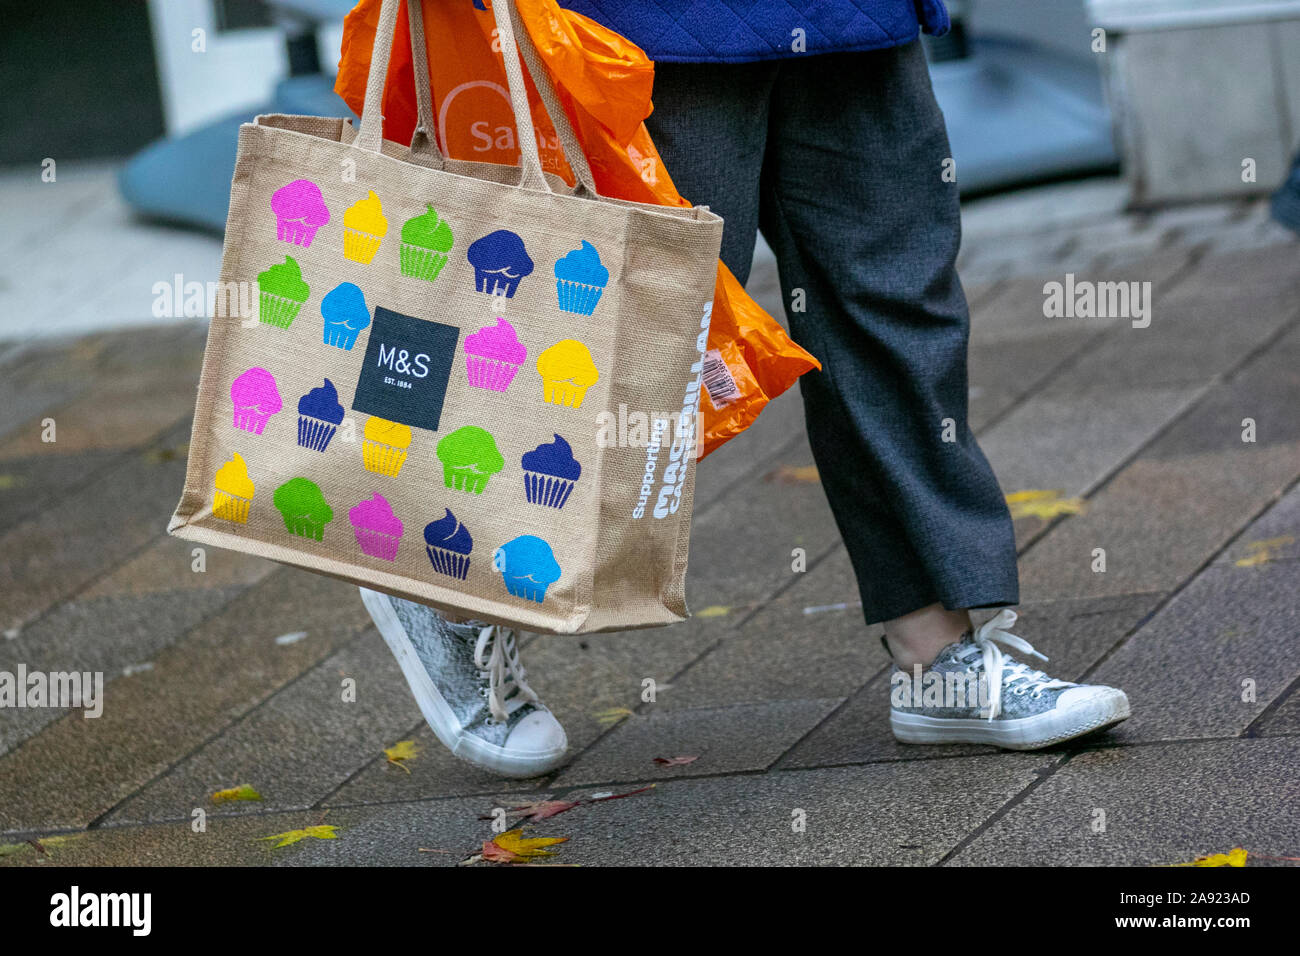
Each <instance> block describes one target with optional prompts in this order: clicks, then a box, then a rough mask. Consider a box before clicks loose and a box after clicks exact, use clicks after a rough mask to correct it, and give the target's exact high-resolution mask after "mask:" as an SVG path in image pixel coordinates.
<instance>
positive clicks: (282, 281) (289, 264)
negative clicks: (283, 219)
mask: <svg viewBox="0 0 1300 956" xmlns="http://www.w3.org/2000/svg"><path fill="white" fill-rule="evenodd" d="M257 290H258V293H259V294H258V299H257V318H258V321H260V322H265V323H266V324H267V325H273V326H275V327H276V328H277V329H287V328H288V327H289V324H290V323H291V322H292V321H293V320H294V319H295V318H296V317H297V316H298V310H299V309H301V308H302V304H303V303H304V302H306V301H307V296H309V295H311V287H310V286H309V285H307V283H306V282H304V281H303V278H302V271H301V270H300V269H299V268H298V263H297V262H296V261H295V260H294V258H293V256H285V257H284V262H281V263H280V264H279V265H274V266H271V268H269V269H267V270H266V271H265V272H259V273H258V274H257Z"/></svg>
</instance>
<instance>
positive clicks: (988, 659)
mask: <svg viewBox="0 0 1300 956" xmlns="http://www.w3.org/2000/svg"><path fill="white" fill-rule="evenodd" d="M1016 617H1017V615H1016V612H1015V611H1013V610H1011V609H1010V608H1003V609H1002V610H1001V611H999V612H998V613H997V614H996V615H995V616H994V617H992V618H990V619H989V620H987V621H985V622H984V623H983V624H981V625H980V626H979V627H978V628H976V630H975V635H974V640H975V648H978V650H979V652H981V653H982V654H983V658H984V673H985V674H987V675H988V683H989V714H988V719H989V720H992V719H993V718H994V717H996V716H997V715H998V714H1000V713H1002V688H1003V684H1004V682H1005V685H1006V687H1008V688H1010V687H1012V686H1013V685H1018V686H1017V687H1016V693H1019V694H1023V693H1026V692H1028V691H1033V692H1034V693H1035V694H1038V693H1039V692H1041V691H1044V690H1054V689H1056V688H1058V687H1073V686H1074V685H1073V684H1071V683H1070V682H1069V681H1063V680H1057V679H1056V678H1054V677H1048V676H1047V675H1046V674H1044V673H1043V672H1042V671H1036V670H1031V669H1030V668H1029V666H1028V665H1026V664H1022V663H1021V662H1020V661H1017V660H1014V659H1008V658H1006V657H1004V656H1003V654H1002V648H1000V647H998V645H999V644H1005V645H1006V646H1007V647H1014V648H1015V649H1016V650H1018V651H1021V652H1022V653H1025V654H1032V655H1034V656H1035V657H1038V658H1041V659H1042V660H1047V655H1046V654H1040V653H1039V652H1038V651H1036V650H1034V648H1033V645H1031V644H1030V643H1029V642H1028V641H1027V640H1025V639H1024V638H1023V637H1017V636H1016V635H1014V634H1012V633H1011V632H1010V631H1009V630H1008V628H1010V627H1011V626H1012V625H1013V624H1015V623H1016ZM973 657H974V654H968V653H965V652H963V654H962V655H960V656H958V657H957V660H960V661H970V660H971V659H972V658H973Z"/></svg>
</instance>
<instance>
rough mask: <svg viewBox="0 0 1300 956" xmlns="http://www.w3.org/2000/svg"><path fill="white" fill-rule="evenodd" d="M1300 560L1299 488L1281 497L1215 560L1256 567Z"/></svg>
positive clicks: (1295, 487)
mask: <svg viewBox="0 0 1300 956" xmlns="http://www.w3.org/2000/svg"><path fill="white" fill-rule="evenodd" d="M1297 560H1300V485H1295V486H1292V488H1291V490H1290V491H1288V492H1286V493H1285V494H1284V495H1282V496H1281V498H1280V499H1278V501H1277V502H1276V503H1275V504H1272V505H1270V506H1269V507H1268V510H1267V511H1265V512H1264V513H1263V514H1262V515H1260V517H1259V518H1257V519H1256V520H1255V521H1253V522H1251V524H1250V527H1248V528H1246V529H1245V530H1244V531H1242V533H1241V534H1240V535H1238V536H1237V538H1236V540H1234V541H1233V542H1232V543H1231V544H1229V545H1228V546H1227V547H1226V548H1224V549H1223V551H1222V552H1221V553H1220V554H1219V555H1218V556H1217V557H1216V558H1215V559H1214V563H1215V564H1230V565H1232V566H1234V567H1254V566H1256V565H1258V564H1264V563H1267V562H1272V561H1297Z"/></svg>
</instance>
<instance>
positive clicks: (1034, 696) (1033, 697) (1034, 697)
mask: <svg viewBox="0 0 1300 956" xmlns="http://www.w3.org/2000/svg"><path fill="white" fill-rule="evenodd" d="M1042 696H1043V692H1042V691H1041V690H1036V691H1034V692H1033V693H1032V694H1030V695H1029V697H1030V699H1031V700H1038V699H1039V698H1040V697H1042Z"/></svg>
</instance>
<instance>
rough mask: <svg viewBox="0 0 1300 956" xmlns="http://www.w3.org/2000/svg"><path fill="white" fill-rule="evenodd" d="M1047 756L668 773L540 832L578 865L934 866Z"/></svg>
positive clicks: (1043, 763)
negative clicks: (675, 776) (681, 776)
mask: <svg viewBox="0 0 1300 956" xmlns="http://www.w3.org/2000/svg"><path fill="white" fill-rule="evenodd" d="M1052 759H1053V758H1051V757H1047V756H1044V755H1036V754H1015V755H1011V754H1002V755H992V756H986V757H968V758H961V759H954V760H926V761H919V762H916V763H903V764H890V765H881V764H877V765H874V766H870V767H850V768H842V769H827V770H795V771H780V772H776V773H768V774H763V775H745V776H730V777H716V778H706V779H694V780H673V781H669V782H666V783H662V784H658V785H657V786H656V787H655V789H654V790H653V791H651V792H650V793H648V794H645V795H638V796H636V797H630V798H628V799H625V800H611V801H608V802H606V803H597V804H594V805H592V806H589V807H583V808H581V809H578V810H573V811H570V812H569V813H566V814H563V815H561V816H559V817H555V818H552V819H551V820H547V821H544V822H545V823H546V824H553V826H550V827H548V828H547V829H546V831H545V833H546V835H558V836H568V837H569V838H570V839H569V842H568V843H566V844H564V859H565V861H566V862H570V861H571V862H577V863H582V864H583V865H585V866H633V865H639V866H647V865H653V866H696V865H712V866H764V865H772V866H775V865H798V866H820V865H839V866H847V865H867V866H884V865H931V864H933V863H935V862H937V861H938V860H939V859H941V858H942V857H943V856H944V854H946V853H948V852H950V850H951V849H952V848H953V847H954V846H955V845H956V844H957V842H958V841H959V840H960V839H961V838H962V836H964V835H965V834H966V833H967V832H969V831H970V830H971V829H972V828H973V827H974V826H975V825H977V824H978V823H979V822H980V821H981V820H983V819H985V818H986V817H988V816H989V815H990V814H992V813H993V812H994V811H995V810H996V809H997V808H998V807H1000V806H1002V805H1003V804H1004V803H1005V802H1006V801H1007V800H1009V799H1011V798H1012V797H1013V796H1014V795H1015V794H1016V793H1018V792H1019V791H1021V790H1022V789H1024V787H1025V786H1027V785H1028V784H1029V783H1031V782H1032V781H1033V780H1034V779H1035V775H1036V774H1037V773H1039V772H1040V771H1042V770H1044V769H1045V768H1046V767H1048V766H1049V765H1050V764H1051V762H1052ZM620 789H621V788H620ZM796 811H803V813H802V814H797V813H796ZM800 818H801V819H802V821H803V829H802V831H801V832H799V831H796V829H795V827H794V826H793V824H794V822H795V820H796V819H800Z"/></svg>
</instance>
